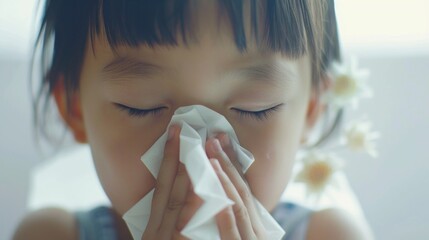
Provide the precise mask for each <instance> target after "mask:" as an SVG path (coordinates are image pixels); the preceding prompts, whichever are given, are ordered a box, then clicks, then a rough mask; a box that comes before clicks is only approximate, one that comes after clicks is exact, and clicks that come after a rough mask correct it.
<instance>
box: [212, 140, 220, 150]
mask: <svg viewBox="0 0 429 240" xmlns="http://www.w3.org/2000/svg"><path fill="white" fill-rule="evenodd" d="M212 148H213V151H214V152H220V151H222V147H221V146H220V142H219V140H218V139H217V138H215V139H213V140H212Z"/></svg>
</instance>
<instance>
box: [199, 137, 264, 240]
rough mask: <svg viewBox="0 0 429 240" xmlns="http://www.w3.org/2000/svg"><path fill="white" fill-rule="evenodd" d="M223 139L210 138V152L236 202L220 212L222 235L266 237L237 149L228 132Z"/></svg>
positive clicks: (223, 181)
mask: <svg viewBox="0 0 429 240" xmlns="http://www.w3.org/2000/svg"><path fill="white" fill-rule="evenodd" d="M219 139H220V141H219V140H218V139H217V138H215V139H211V140H209V141H208V142H207V144H206V152H207V156H208V157H209V158H210V162H211V163H212V165H213V168H214V169H215V171H216V174H217V176H218V177H219V179H220V181H221V183H222V186H223V188H224V190H225V192H226V194H227V195H228V197H229V198H230V199H231V200H232V201H234V203H235V204H234V205H232V206H229V207H227V208H225V209H224V210H222V211H221V212H220V213H219V214H218V215H217V216H216V221H217V225H218V228H219V231H220V235H221V239H246V240H247V239H265V238H266V233H265V228H264V227H263V225H262V222H261V220H260V218H259V215H258V212H257V210H256V207H255V205H254V202H253V197H252V194H251V191H250V189H249V187H248V186H247V184H246V181H245V179H244V176H243V175H242V173H241V166H240V164H239V163H238V160H237V158H236V153H235V152H234V150H233V147H232V145H231V144H230V141H229V139H228V136H227V135H226V134H220V135H219ZM237 169H240V170H237Z"/></svg>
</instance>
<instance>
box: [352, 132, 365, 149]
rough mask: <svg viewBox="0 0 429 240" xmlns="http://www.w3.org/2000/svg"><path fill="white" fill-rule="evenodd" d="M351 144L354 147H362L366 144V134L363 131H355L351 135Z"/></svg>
mask: <svg viewBox="0 0 429 240" xmlns="http://www.w3.org/2000/svg"><path fill="white" fill-rule="evenodd" d="M349 145H350V147H352V148H353V149H361V148H364V147H365V145H366V135H365V134H364V133H362V132H354V133H353V134H351V135H350V137H349Z"/></svg>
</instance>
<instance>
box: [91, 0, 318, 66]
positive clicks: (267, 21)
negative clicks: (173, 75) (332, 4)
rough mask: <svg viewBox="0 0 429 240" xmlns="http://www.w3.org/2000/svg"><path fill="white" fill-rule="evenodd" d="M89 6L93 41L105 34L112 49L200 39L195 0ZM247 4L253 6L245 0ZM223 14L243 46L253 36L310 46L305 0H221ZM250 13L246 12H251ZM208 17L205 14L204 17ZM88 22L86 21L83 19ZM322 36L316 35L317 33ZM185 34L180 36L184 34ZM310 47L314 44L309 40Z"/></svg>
mask: <svg viewBox="0 0 429 240" xmlns="http://www.w3.org/2000/svg"><path fill="white" fill-rule="evenodd" d="M92 2H93V4H92V6H90V8H91V9H89V11H87V13H88V16H86V17H85V19H88V20H89V22H88V23H87V25H86V26H87V33H89V34H90V38H91V40H92V41H93V40H94V38H95V37H97V36H99V35H100V34H104V35H105V37H106V39H107V41H108V43H109V44H110V46H111V47H112V49H115V48H117V47H118V46H130V47H138V46H139V45H141V44H144V45H148V46H155V45H167V46H177V44H178V42H179V40H181V41H182V42H183V43H184V44H186V45H187V44H188V43H189V42H194V41H198V39H197V36H196V34H195V29H194V24H193V20H194V21H195V19H192V14H193V11H198V1H195V0H176V1H167V0H141V1H137V0H93V1H92ZM246 4H248V6H249V7H248V8H245V5H246ZM218 6H219V8H218V9H214V11H219V14H222V13H223V12H225V13H226V14H227V16H228V19H229V23H230V25H231V28H232V30H233V37H234V42H235V44H236V46H237V48H238V49H239V50H240V51H245V50H246V49H247V47H248V42H249V39H246V36H251V37H252V38H253V40H255V42H256V44H257V46H258V47H260V48H263V49H265V50H271V51H275V52H278V51H280V52H282V53H283V54H285V55H288V56H290V57H299V56H302V55H303V54H304V53H306V52H307V46H308V45H312V44H308V42H307V40H311V39H309V38H308V37H309V36H311V37H313V36H315V34H312V33H311V32H308V31H309V30H310V31H311V29H314V27H313V26H311V21H308V19H312V18H313V16H309V15H308V14H309V12H308V7H307V4H306V1H272V0H267V1H263V2H262V1H258V0H220V1H219V3H218ZM245 9H247V10H248V11H250V12H249V13H248V14H249V16H250V26H251V28H250V29H251V33H250V34H247V35H246V32H245V18H244V16H245V13H244V11H245ZM246 14H247V13H246ZM202 20H203V19H202ZM83 26H85V25H83ZM316 36H317V35H316ZM179 38H181V39H179ZM310 48H312V47H311V46H310Z"/></svg>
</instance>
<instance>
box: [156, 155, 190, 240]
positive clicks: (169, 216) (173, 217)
mask: <svg viewBox="0 0 429 240" xmlns="http://www.w3.org/2000/svg"><path fill="white" fill-rule="evenodd" d="M189 184H190V181H189V177H188V175H187V173H186V168H185V165H183V164H182V163H179V167H178V169H177V174H176V178H175V180H174V183H173V187H172V189H171V192H170V198H169V200H168V203H167V206H166V209H165V210H164V211H165V213H164V216H163V219H162V224H161V226H162V227H161V229H160V231H161V232H162V233H167V234H168V233H173V232H174V231H175V230H176V229H175V228H176V222H177V220H178V217H179V214H180V212H181V210H182V208H183V207H184V206H185V203H186V197H187V194H188V189H189Z"/></svg>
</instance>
